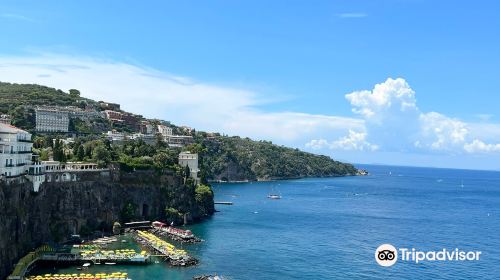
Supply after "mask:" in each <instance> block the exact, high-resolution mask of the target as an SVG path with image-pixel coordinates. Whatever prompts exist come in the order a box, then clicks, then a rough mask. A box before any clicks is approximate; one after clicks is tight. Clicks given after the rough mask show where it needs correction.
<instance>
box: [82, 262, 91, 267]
mask: <svg viewBox="0 0 500 280" xmlns="http://www.w3.org/2000/svg"><path fill="white" fill-rule="evenodd" d="M82 266H83V267H89V266H90V263H84V264H83V265H82Z"/></svg>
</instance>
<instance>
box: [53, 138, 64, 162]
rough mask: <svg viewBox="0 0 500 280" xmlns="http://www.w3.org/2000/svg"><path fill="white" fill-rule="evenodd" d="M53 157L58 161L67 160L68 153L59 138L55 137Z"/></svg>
mask: <svg viewBox="0 0 500 280" xmlns="http://www.w3.org/2000/svg"><path fill="white" fill-rule="evenodd" d="M52 157H53V158H54V160H56V161H60V162H66V154H65V153H64V146H63V143H62V141H61V140H59V138H56V139H55V143H54V148H52Z"/></svg>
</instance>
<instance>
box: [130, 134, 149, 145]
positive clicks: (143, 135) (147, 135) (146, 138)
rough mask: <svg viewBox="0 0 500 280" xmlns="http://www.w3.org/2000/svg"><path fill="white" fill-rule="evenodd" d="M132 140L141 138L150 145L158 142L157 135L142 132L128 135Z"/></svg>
mask: <svg viewBox="0 0 500 280" xmlns="http://www.w3.org/2000/svg"><path fill="white" fill-rule="evenodd" d="M128 138H129V139H131V140H139V139H141V140H142V141H144V143H146V144H148V145H154V144H155V143H156V135H153V134H142V133H134V134H132V135H130V136H129V137H128Z"/></svg>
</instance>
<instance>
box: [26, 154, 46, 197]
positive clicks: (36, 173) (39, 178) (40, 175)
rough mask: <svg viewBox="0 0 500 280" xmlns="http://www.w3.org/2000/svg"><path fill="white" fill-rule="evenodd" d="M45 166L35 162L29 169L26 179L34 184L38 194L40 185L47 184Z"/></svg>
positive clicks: (34, 189)
mask: <svg viewBox="0 0 500 280" xmlns="http://www.w3.org/2000/svg"><path fill="white" fill-rule="evenodd" d="M45 169H46V167H45V164H44V163H43V162H40V161H38V160H35V161H34V162H33V164H31V165H30V166H29V167H28V174H27V175H26V178H28V180H30V181H31V182H32V183H33V191H35V192H38V190H39V189H40V185H41V184H42V183H43V182H45Z"/></svg>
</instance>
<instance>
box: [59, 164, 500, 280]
mask: <svg viewBox="0 0 500 280" xmlns="http://www.w3.org/2000/svg"><path fill="white" fill-rule="evenodd" d="M361 167H362V168H365V169H367V170H369V172H370V176H364V177H341V178H316V179H315V178H313V179H301V180H288V181H275V182H253V183H234V184H233V183H231V184H229V183H228V184H216V185H214V191H215V197H216V200H219V201H233V202H234V205H232V206H222V205H217V209H218V210H219V212H217V213H216V214H215V215H214V216H213V217H212V218H210V219H209V220H207V221H205V222H203V223H200V224H196V225H193V226H190V228H191V229H192V230H193V232H194V233H195V234H197V235H198V236H200V237H201V238H203V239H205V242H203V243H201V244H195V245H185V246H184V248H185V249H186V250H188V251H189V252H190V253H191V254H193V255H195V256H196V257H198V258H199V259H200V261H201V263H200V265H199V266H197V267H193V268H170V267H168V266H166V265H165V264H163V263H160V264H153V265H150V266H134V267H125V266H113V267H97V266H95V267H94V268H92V269H91V270H90V271H89V272H92V273H95V272H96V271H102V270H105V271H106V270H107V271H116V270H121V271H127V272H129V275H130V277H131V278H132V279H135V280H139V279H190V278H191V277H192V276H193V275H198V274H203V273H214V272H217V273H218V274H221V275H224V276H227V277H228V278H229V279H498V278H500V172H490V171H471V170H453V169H433V168H412V167H394V166H376V165H370V166H361ZM272 191H274V192H279V193H281V195H282V199H280V200H270V199H268V198H267V197H266V196H267V195H268V194H269V193H270V192H272ZM383 243H390V244H392V245H394V246H395V247H396V248H415V249H418V250H422V251H429V250H435V251H437V250H442V249H448V250H454V249H455V248H459V249H462V250H466V251H469V250H473V251H481V252H482V254H481V258H480V260H479V261H454V262H450V261H447V262H437V261H434V262H432V261H424V262H421V263H418V264H415V263H412V262H402V261H398V263H396V264H395V265H394V266H392V267H381V266H379V265H378V264H377V263H376V262H375V258H374V252H375V249H376V248H377V247H378V246H379V245H380V244H383ZM59 271H60V272H69V271H76V270H74V268H69V269H61V270H59Z"/></svg>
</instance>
